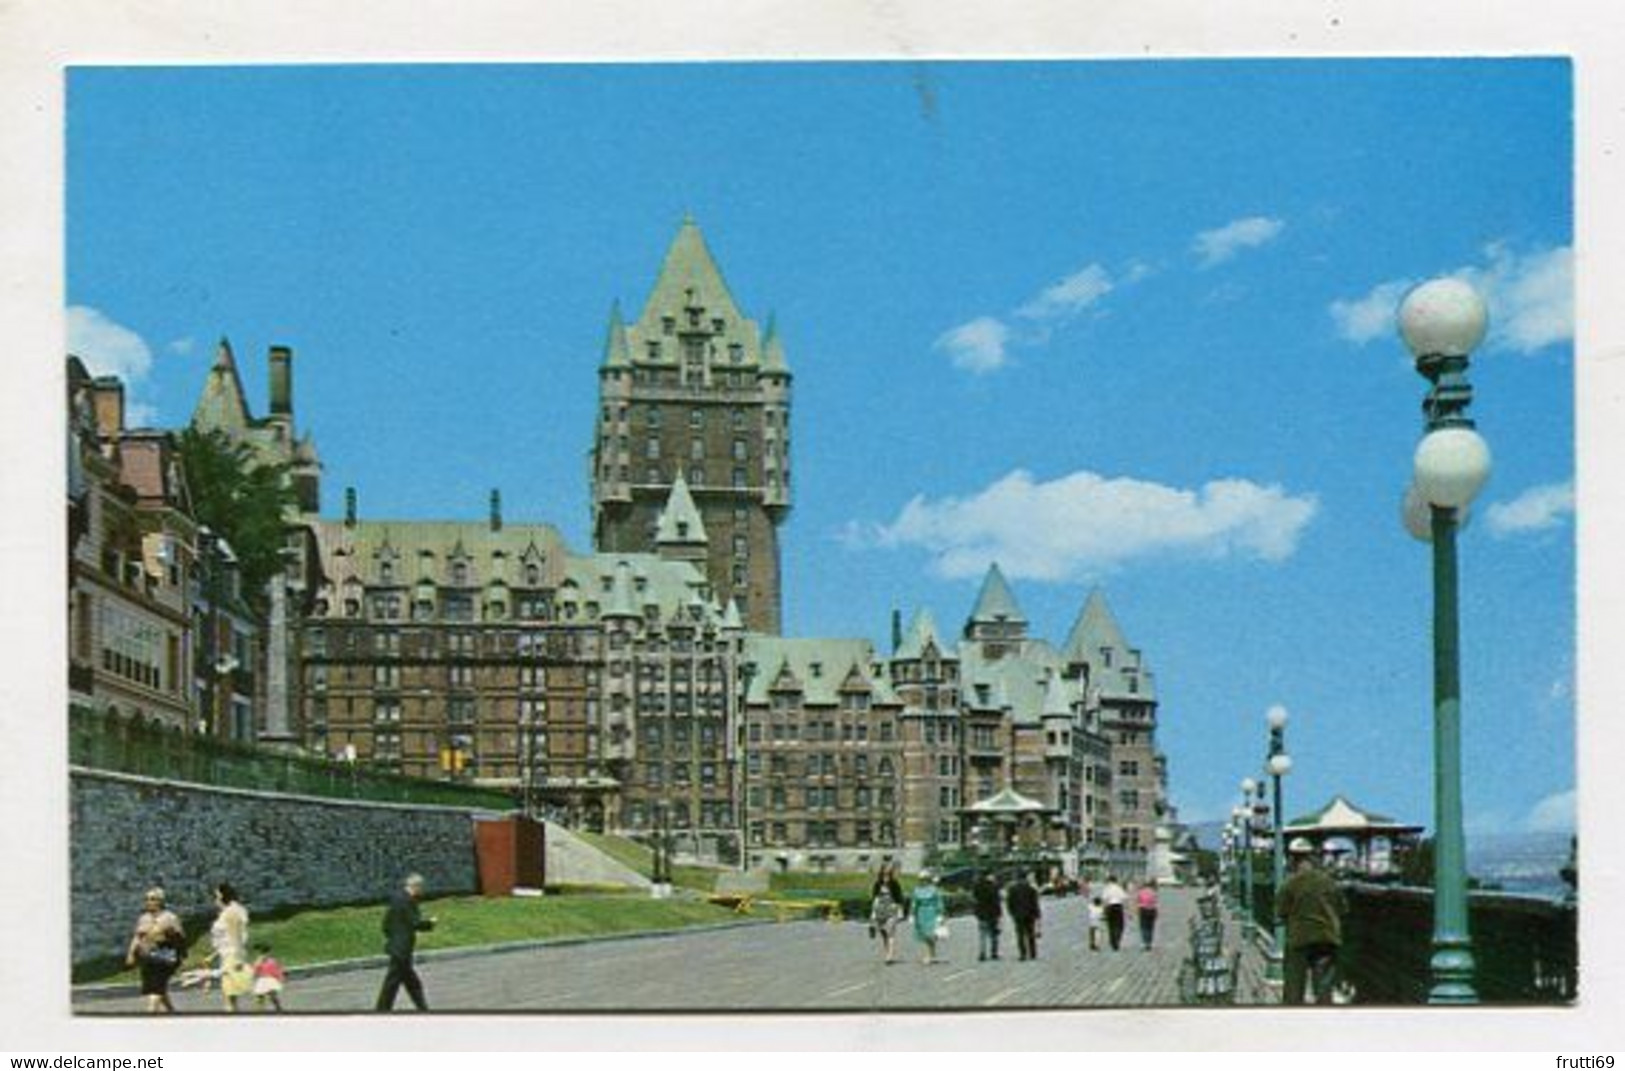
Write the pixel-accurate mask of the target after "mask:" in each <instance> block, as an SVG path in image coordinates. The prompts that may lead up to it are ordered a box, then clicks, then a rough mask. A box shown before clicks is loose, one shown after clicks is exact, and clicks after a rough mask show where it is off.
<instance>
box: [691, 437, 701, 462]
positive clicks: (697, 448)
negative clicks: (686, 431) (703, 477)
mask: <svg viewBox="0 0 1625 1071" xmlns="http://www.w3.org/2000/svg"><path fill="white" fill-rule="evenodd" d="M688 458H689V460H690V461H704V460H705V440H704V439H690V440H689V442H688Z"/></svg>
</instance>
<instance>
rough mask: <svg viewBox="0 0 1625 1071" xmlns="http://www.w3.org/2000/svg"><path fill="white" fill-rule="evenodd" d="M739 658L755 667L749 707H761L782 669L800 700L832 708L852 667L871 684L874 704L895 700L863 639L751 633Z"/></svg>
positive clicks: (870, 648) (889, 702)
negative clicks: (799, 692) (799, 693)
mask: <svg viewBox="0 0 1625 1071" xmlns="http://www.w3.org/2000/svg"><path fill="white" fill-rule="evenodd" d="M744 660H745V661H746V662H747V663H750V664H752V665H754V666H755V667H756V671H755V673H754V674H753V675H752V676H751V678H750V691H749V692H748V693H747V696H746V698H747V701H748V702H751V703H766V702H767V701H768V699H769V696H770V694H771V692H772V689H773V684H774V682H775V681H776V680H777V679H778V676H779V674H780V672H781V671H782V670H784V669H786V668H788V670H789V672H790V674H791V675H792V676H794V677H795V678H796V681H797V683H799V684H800V686H801V690H802V694H803V696H804V699H805V702H807V703H809V704H814V705H825V706H828V705H834V704H836V703H838V702H840V694H841V685H842V684H843V683H845V682H846V680H847V678H848V676H849V675H850V674H851V672H852V670H853V667H856V668H857V671H858V673H859V675H860V676H861V677H862V678H863V679H864V680H865V681H867V682H868V683H869V685H870V686H871V688H872V692H871V695H872V698H873V700H874V702H876V703H887V704H895V703H897V702H898V700H897V695H896V693H895V692H893V691H892V688H891V682H890V681H889V680H887V678H886V675H885V673H884V672H882V671H881V670H880V669H879V667H878V663H877V661H876V659H875V649H874V645H873V644H871V643H870V642H869V641H868V640H864V639H786V638H784V637H781V636H765V635H760V634H755V633H752V634H750V635H747V636H746V637H745V653H744ZM814 667H817V668H816V672H815V670H814Z"/></svg>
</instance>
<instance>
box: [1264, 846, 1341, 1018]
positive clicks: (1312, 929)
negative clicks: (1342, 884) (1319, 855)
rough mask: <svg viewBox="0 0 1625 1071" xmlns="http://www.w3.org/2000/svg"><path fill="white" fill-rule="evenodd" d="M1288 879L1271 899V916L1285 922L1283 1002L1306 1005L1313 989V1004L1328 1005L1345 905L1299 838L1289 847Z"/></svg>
mask: <svg viewBox="0 0 1625 1071" xmlns="http://www.w3.org/2000/svg"><path fill="white" fill-rule="evenodd" d="M1287 851H1288V852H1290V853H1291V854H1292V876H1291V877H1289V878H1287V879H1286V881H1285V882H1283V883H1282V885H1281V891H1280V892H1279V893H1277V894H1276V897H1275V915H1276V917H1277V918H1279V919H1281V920H1282V921H1283V922H1285V923H1286V984H1285V989H1284V992H1283V993H1282V996H1281V1003H1283V1004H1304V1003H1307V1002H1306V1001H1305V999H1304V998H1305V997H1306V996H1307V990H1308V989H1309V987H1310V986H1312V987H1313V989H1314V1003H1316V1004H1330V1003H1331V1002H1332V990H1333V988H1334V987H1335V985H1336V982H1337V953H1338V950H1339V949H1340V948H1341V947H1342V945H1343V915H1344V914H1345V913H1346V912H1347V911H1348V902H1347V900H1345V899H1344V897H1343V890H1342V889H1341V888H1339V887H1338V885H1337V882H1336V881H1334V880H1333V879H1332V876H1331V875H1330V874H1327V873H1326V872H1325V871H1324V870H1322V869H1321V868H1320V867H1319V866H1318V865H1317V864H1316V862H1315V854H1314V853H1315V847H1314V845H1313V844H1311V843H1310V842H1309V841H1308V840H1307V839H1306V838H1304V837H1298V838H1296V839H1295V840H1293V841H1292V843H1291V844H1289V845H1288V846H1287Z"/></svg>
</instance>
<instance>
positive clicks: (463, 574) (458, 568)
mask: <svg viewBox="0 0 1625 1071" xmlns="http://www.w3.org/2000/svg"><path fill="white" fill-rule="evenodd" d="M451 582H452V584H453V585H455V586H457V587H461V586H463V585H464V584H467V583H468V563H467V562H452V563H451Z"/></svg>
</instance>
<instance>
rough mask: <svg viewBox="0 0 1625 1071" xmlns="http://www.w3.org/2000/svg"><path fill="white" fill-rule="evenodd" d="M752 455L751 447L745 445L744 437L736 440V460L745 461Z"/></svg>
mask: <svg viewBox="0 0 1625 1071" xmlns="http://www.w3.org/2000/svg"><path fill="white" fill-rule="evenodd" d="M749 456H750V449H749V447H747V446H746V445H745V440H744V439H735V440H734V460H735V461H744V460H745V459H746V458H748V457H749Z"/></svg>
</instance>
